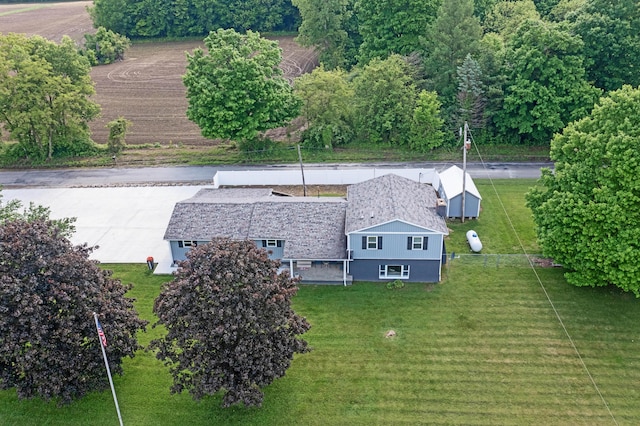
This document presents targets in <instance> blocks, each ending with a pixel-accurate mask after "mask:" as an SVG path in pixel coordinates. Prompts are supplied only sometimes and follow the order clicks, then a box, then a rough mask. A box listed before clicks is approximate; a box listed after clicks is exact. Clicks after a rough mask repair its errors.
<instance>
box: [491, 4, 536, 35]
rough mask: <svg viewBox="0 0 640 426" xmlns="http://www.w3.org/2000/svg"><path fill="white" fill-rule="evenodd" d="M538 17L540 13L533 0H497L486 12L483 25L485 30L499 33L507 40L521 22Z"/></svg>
mask: <svg viewBox="0 0 640 426" xmlns="http://www.w3.org/2000/svg"><path fill="white" fill-rule="evenodd" d="M539 19H540V14H539V13H538V11H537V10H536V5H535V4H533V0H520V1H499V2H497V3H496V4H495V5H494V6H493V7H492V8H491V10H490V11H489V13H488V14H487V16H486V18H485V20H484V22H483V27H484V31H485V32H488V33H489V32H492V33H496V34H500V35H501V36H502V37H503V38H504V39H505V40H508V39H510V38H511V37H512V36H513V35H514V34H515V33H516V31H517V30H518V28H519V27H520V25H521V24H522V23H523V22H525V21H528V20H539Z"/></svg>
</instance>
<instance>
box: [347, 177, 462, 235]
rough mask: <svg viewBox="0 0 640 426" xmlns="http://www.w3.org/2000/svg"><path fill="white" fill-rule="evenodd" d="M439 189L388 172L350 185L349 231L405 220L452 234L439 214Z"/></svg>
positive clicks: (348, 191)
mask: <svg viewBox="0 0 640 426" xmlns="http://www.w3.org/2000/svg"><path fill="white" fill-rule="evenodd" d="M437 199H438V197H437V195H436V190H435V189H434V188H433V187H432V186H431V185H428V184H421V183H418V182H415V181H413V180H411V179H407V178H403V177H400V176H397V175H393V174H388V175H384V176H380V177H378V178H375V179H371V180H368V181H365V182H361V183H357V184H354V185H350V186H349V187H348V188H347V201H348V203H349V207H348V208H347V214H346V221H345V229H346V233H347V234H349V233H351V232H355V231H359V230H362V229H367V228H370V227H372V226H375V225H379V224H381V223H387V222H391V221H393V220H401V221H403V222H407V223H410V224H413V225H417V226H420V227H423V228H427V229H430V230H432V231H436V232H441V233H443V234H448V233H449V230H448V229H447V224H446V222H445V220H444V219H443V218H442V217H441V216H439V215H438V214H437V213H436V203H437Z"/></svg>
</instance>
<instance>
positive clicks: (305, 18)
mask: <svg viewBox="0 0 640 426" xmlns="http://www.w3.org/2000/svg"><path fill="white" fill-rule="evenodd" d="M292 2H293V4H294V6H296V7H297V8H298V9H299V10H300V15H301V16H302V24H300V28H298V37H297V39H296V40H297V41H298V42H299V43H300V44H301V45H303V46H315V47H316V48H317V49H318V51H319V52H320V54H319V59H320V62H321V63H322V64H323V65H324V66H325V67H326V68H327V69H334V68H350V67H351V66H352V65H354V61H355V57H356V53H357V50H358V46H359V44H360V42H359V40H358V39H359V34H358V33H357V28H356V23H355V14H354V11H353V7H354V2H355V0H328V1H315V0H292Z"/></svg>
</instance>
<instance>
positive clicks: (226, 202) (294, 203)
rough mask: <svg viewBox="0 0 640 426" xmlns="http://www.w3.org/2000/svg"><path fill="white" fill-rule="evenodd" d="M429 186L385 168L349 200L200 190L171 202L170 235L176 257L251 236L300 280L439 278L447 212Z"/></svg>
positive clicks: (357, 188)
mask: <svg viewBox="0 0 640 426" xmlns="http://www.w3.org/2000/svg"><path fill="white" fill-rule="evenodd" d="M437 200H438V198H437V195H436V191H435V189H434V188H433V187H432V186H431V185H427V184H421V183H418V182H415V181H413V180H411V179H407V178H404V177H400V176H397V175H393V174H387V175H383V176H380V177H378V178H375V179H371V180H368V181H365V182H362V183H358V184H354V185H350V186H349V187H348V192H347V198H346V199H344V198H341V197H289V196H278V195H277V194H275V193H274V192H273V191H272V190H270V189H256V188H219V189H203V190H201V191H199V192H198V193H197V194H196V195H195V196H193V197H192V198H190V199H187V200H184V201H181V202H179V203H177V204H176V205H175V207H174V210H173V213H172V216H171V219H170V221H169V225H168V226H167V230H166V232H165V237H164V239H165V240H168V241H169V244H170V246H171V252H172V254H173V258H174V259H175V261H174V263H176V262H177V261H180V260H183V259H185V255H186V252H187V251H188V250H189V249H190V248H191V247H193V246H196V245H197V244H201V243H204V242H207V241H210V240H211V238H213V237H227V238H232V239H250V240H253V241H254V242H255V244H256V245H258V246H259V247H264V248H266V249H267V250H268V251H269V256H270V257H271V258H272V259H279V260H280V261H281V262H282V268H283V269H288V270H289V271H290V272H291V273H292V275H296V276H300V277H301V278H302V281H303V282H307V283H312V282H316V283H319V282H322V283H341V284H345V285H346V284H348V283H350V282H351V281H352V280H366V281H385V280H393V279H401V280H406V281H418V282H427V281H428V282H437V281H439V280H440V269H441V266H442V263H443V262H444V258H445V253H444V236H445V235H447V234H448V230H447V227H446V224H445V221H444V218H443V217H441V216H439V215H438V214H437V212H436V204H437Z"/></svg>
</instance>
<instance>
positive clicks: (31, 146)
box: [0, 34, 100, 161]
mask: <svg viewBox="0 0 640 426" xmlns="http://www.w3.org/2000/svg"><path fill="white" fill-rule="evenodd" d="M90 70H91V66H90V65H89V62H88V61H87V59H86V58H84V57H82V56H81V55H80V54H79V53H78V52H77V48H76V45H75V43H74V42H73V40H71V39H70V38H69V37H64V38H63V39H62V42H61V43H60V44H59V45H58V44H56V43H53V42H50V41H47V40H45V39H44V38H42V37H39V36H33V37H30V38H27V37H26V36H24V35H18V34H9V35H0V124H1V125H2V126H3V127H4V129H5V130H7V131H8V132H9V135H10V137H12V138H13V139H15V140H17V141H18V142H19V145H18V148H17V149H18V150H20V152H21V153H22V156H23V157H27V158H30V159H31V160H33V161H42V160H44V159H50V158H52V156H53V155H54V152H55V150H56V149H57V148H58V147H62V146H65V145H70V144H76V143H86V142H87V141H90V138H89V126H88V122H89V121H90V120H91V119H93V118H94V117H96V116H97V115H98V114H99V112H100V107H99V106H98V105H97V104H96V103H94V102H93V101H92V100H91V99H90V96H91V95H93V94H94V93H95V91H94V89H93V82H92V81H91V77H90V76H89V71H90Z"/></svg>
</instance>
